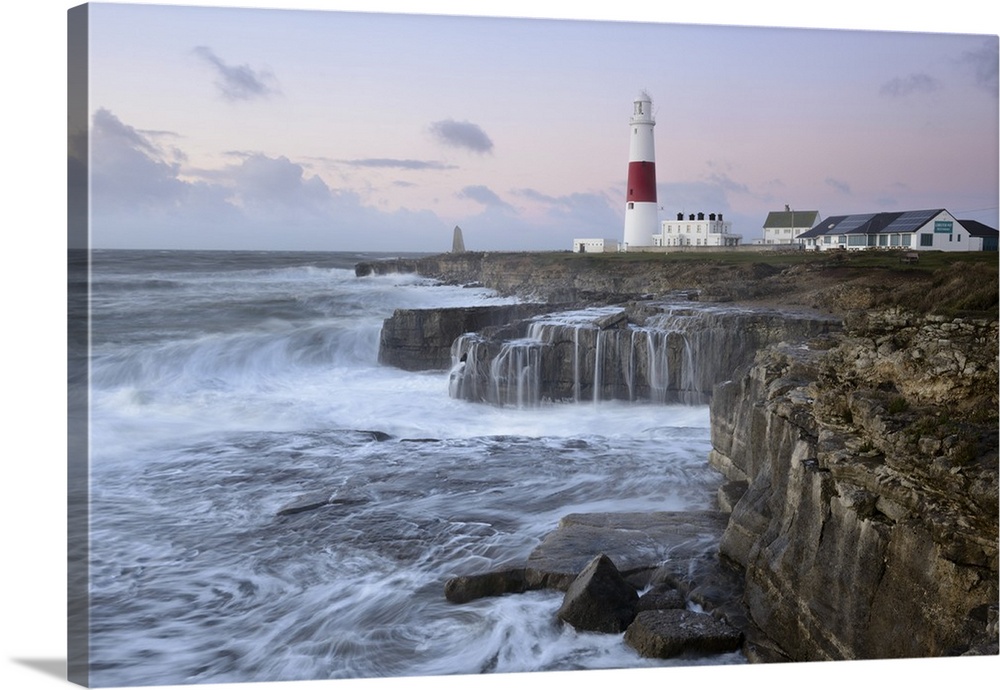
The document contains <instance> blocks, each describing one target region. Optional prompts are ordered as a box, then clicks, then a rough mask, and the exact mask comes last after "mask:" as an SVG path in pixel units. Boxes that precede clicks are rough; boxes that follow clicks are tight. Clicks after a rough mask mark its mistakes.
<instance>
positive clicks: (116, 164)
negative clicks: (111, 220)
mask: <svg viewBox="0 0 1000 690" xmlns="http://www.w3.org/2000/svg"><path fill="white" fill-rule="evenodd" d="M91 142H92V143H91V181H92V185H93V201H94V206H95V208H96V209H101V208H110V207H118V206H123V207H127V206H134V207H148V206H158V205H160V204H170V203H174V202H176V201H178V200H179V199H181V198H182V197H183V196H184V194H185V192H186V185H185V184H184V183H183V182H181V181H180V180H178V179H177V173H178V166H177V164H176V163H171V162H167V161H166V160H164V156H163V153H162V152H161V151H160V149H159V148H158V147H157V146H156V145H155V144H154V143H153V142H152V141H151V140H150V139H149V138H148V137H146V136H144V135H143V134H142V133H141V132H140V131H139V130H137V129H135V128H134V127H130V126H129V125H126V124H125V123H123V122H122V121H121V120H119V119H118V118H117V117H116V116H115V115H114V114H113V113H112V112H111V111H109V110H106V109H104V108H101V109H98V110H97V111H96V112H95V113H94V115H93V119H92V132H91Z"/></svg>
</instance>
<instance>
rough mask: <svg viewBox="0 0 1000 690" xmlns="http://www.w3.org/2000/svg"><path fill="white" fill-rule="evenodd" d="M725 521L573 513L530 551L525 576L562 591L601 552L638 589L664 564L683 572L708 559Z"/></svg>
mask: <svg viewBox="0 0 1000 690" xmlns="http://www.w3.org/2000/svg"><path fill="white" fill-rule="evenodd" d="M726 522H727V520H726V515H725V514H723V513H721V512H718V511H707V510H706V511H678V512H672V511H660V512H651V513H573V514H570V515H567V516H565V517H564V518H563V519H562V520H560V521H559V527H558V529H556V530H555V531H553V532H551V533H549V534H548V535H547V536H546V537H545V538H544V539H543V540H542V543H541V544H539V545H538V546H537V547H535V549H534V550H533V551H532V552H531V554H530V555H529V556H528V561H527V564H526V575H527V578H528V581H529V583H531V584H532V586H537V587H550V588H554V589H560V590H563V591H565V590H566V588H567V587H569V584H570V583H571V582H572V581H573V580H574V579H575V578H576V576H577V574H579V573H580V571H581V570H583V568H584V567H586V566H587V563H588V560H589V559H590V558H592V554H595V553H603V554H605V555H607V556H608V557H609V558H610V559H611V560H612V561H613V562H614V563H615V565H616V567H617V568H618V570H619V572H620V573H622V575H623V576H625V577H626V578H627V579H630V580H631V579H632V578H633V576H635V577H636V578H637V579H636V580H634V581H633V584H634V585H637V586H639V587H644V586H646V585H647V584H649V575H650V573H651V572H652V571H653V570H654V569H656V568H658V567H660V566H661V565H662V564H663V563H664V562H669V563H677V564H681V565H680V566H678V567H681V568H686V567H687V565H686V564H687V563H688V562H689V561H690V560H691V559H693V558H697V557H699V556H702V555H705V554H714V553H715V552H716V551H717V550H718V545H719V539H720V538H721V535H722V533H723V531H724V530H725V528H726Z"/></svg>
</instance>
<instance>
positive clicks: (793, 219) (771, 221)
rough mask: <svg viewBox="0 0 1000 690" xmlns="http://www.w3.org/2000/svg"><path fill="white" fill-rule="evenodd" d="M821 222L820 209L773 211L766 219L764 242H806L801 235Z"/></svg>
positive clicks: (786, 208) (786, 206)
mask: <svg viewBox="0 0 1000 690" xmlns="http://www.w3.org/2000/svg"><path fill="white" fill-rule="evenodd" d="M818 222H819V211H793V210H792V209H790V208H789V207H788V205H787V204H786V205H785V210H784V211H771V212H770V213H768V214H767V218H766V219H765V220H764V241H763V244H793V243H795V244H805V242H804V241H802V240H799V239H798V238H799V236H800V235H801V234H802V233H804V232H807V231H809V230H812V229H813V228H814V227H815V226H816V224H817V223H818Z"/></svg>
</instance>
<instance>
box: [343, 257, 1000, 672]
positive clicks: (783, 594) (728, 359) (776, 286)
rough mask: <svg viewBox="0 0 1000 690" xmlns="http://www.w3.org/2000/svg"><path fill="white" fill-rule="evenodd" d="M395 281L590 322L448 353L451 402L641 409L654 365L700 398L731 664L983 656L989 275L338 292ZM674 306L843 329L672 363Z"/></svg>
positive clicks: (719, 274)
mask: <svg viewBox="0 0 1000 690" xmlns="http://www.w3.org/2000/svg"><path fill="white" fill-rule="evenodd" d="M984 258H985V259H988V260H983V259H984ZM399 270H404V271H416V272H420V273H421V274H423V275H427V276H429V277H434V278H438V279H441V280H446V281H449V282H456V283H470V284H481V285H485V286H487V287H491V288H493V289H495V290H498V291H499V292H501V293H504V294H519V295H521V296H522V297H525V298H527V297H532V298H535V299H537V300H538V301H541V302H545V301H547V300H559V301H567V300H570V301H585V302H586V301H589V302H590V303H591V305H592V306H595V307H599V309H598V310H597V311H592V312H591V313H590V316H589V317H587V318H585V319H584V320H583V321H580V320H576V321H572V320H569V321H567V320H565V319H563V322H562V323H555V324H553V323H551V321H552V320H551V319H550V320H549V323H548V325H546V324H545V319H541V320H536V319H531V320H528V321H524V322H523V323H512V324H509V325H504V326H495V327H491V328H490V329H486V330H484V331H480V332H479V334H478V335H475V336H467V337H463V338H460V339H459V340H457V341H455V344H454V348H455V349H454V351H453V361H454V362H458V361H459V360H461V359H462V358H463V357H464V359H465V362H464V363H463V366H462V368H461V371H460V376H461V378H460V379H459V382H460V384H461V385H460V386H459V388H460V390H461V392H460V393H459V394H460V395H462V396H463V397H471V398H472V399H483V400H489V401H491V402H498V403H500V404H510V403H512V402H514V403H518V402H520V401H524V400H529V399H534V398H533V397H532V396H548V397H551V398H552V399H574V398H576V399H589V398H590V397H591V396H593V395H595V391H596V395H597V396H598V397H601V398H604V397H627V398H628V399H631V398H632V397H633V396H637V395H638V396H643V395H645V396H649V397H653V396H654V395H657V393H655V391H656V390H657V387H656V385H654V383H653V382H654V381H655V380H656V375H655V374H654V371H656V370H657V366H658V364H657V363H658V362H660V361H662V362H664V366H662V367H660V370H661V371H662V370H666V371H669V372H671V373H670V374H669V375H668V377H667V378H666V379H664V381H665V382H666V383H665V385H664V386H662V388H663V389H664V390H668V391H669V390H672V391H673V392H674V393H675V394H677V393H681V392H684V391H686V390H690V391H695V392H698V393H701V394H705V393H707V392H708V391H712V394H711V416H712V445H713V451H712V452H711V456H710V458H709V461H710V462H711V463H712V464H713V466H715V467H716V468H718V469H719V470H720V472H722V473H723V474H724V475H725V476H726V477H727V478H728V479H729V480H730V483H729V484H728V485H727V486H726V487H724V489H723V491H721V492H720V504H721V505H722V506H723V507H724V508H725V509H727V510H731V516H730V519H729V520H728V524H727V527H726V529H725V531H724V532H723V537H722V539H721V544H720V549H719V551H720V557H721V558H722V559H723V561H725V562H726V563H729V564H732V565H733V566H734V567H735V568H737V569H738V570H739V571H741V574H742V577H743V580H744V581H745V591H744V595H743V606H744V607H745V614H746V618H747V622H748V627H750V628H753V629H754V631H755V633H754V634H753V635H752V636H751V637H749V638H748V642H747V645H746V647H745V651H746V653H747V655H748V657H749V658H750V659H752V660H780V659H787V660H818V659H864V658H899V657H922V656H939V655H953V654H963V653H970V654H983V653H988V654H996V653H997V634H998V633H997V600H998V558H997V554H998V500H997V497H998V482H997V473H998V465H997V446H998V442H997V441H998V439H997V435H998V433H997V430H998V420H997V416H998V415H997V406H998V401H997V384H998V370H997V363H998V347H997V345H998V329H997V282H998V281H997V266H996V259H995V255H993V256H992V257H988V256H986V257H983V256H977V257H972V256H969V257H947V256H938V255H934V254H929V255H925V256H924V257H923V258H921V261H920V266H919V267H916V268H915V267H913V266H902V265H897V264H896V263H895V262H894V259H893V258H892V256H891V255H888V254H883V253H874V254H870V253H868V252H858V253H837V254H833V255H830V256H810V257H795V258H793V259H788V260H786V259H785V258H782V257H773V258H772V257H768V258H766V259H763V258H760V257H752V258H747V259H743V260H741V259H734V260H726V261H717V260H705V261H697V260H689V259H686V258H685V259H683V260H667V259H664V258H661V257H655V258H652V257H642V256H629V255H616V256H613V257H597V258H595V257H587V256H583V255H570V256H566V255H555V254H553V255H550V256H546V255H487V254H457V255H446V256H443V257H427V258H425V259H420V260H415V261H413V262H412V263H407V264H405V265H404V264H403V263H398V262H397V263H385V264H381V265H359V266H358V269H357V272H358V275H362V276H363V275H366V274H368V273H371V272H391V271H399ZM678 292H682V293H685V294H686V297H687V298H688V299H689V300H692V302H697V303H698V304H694V303H692V304H691V305H690V306H691V307H692V309H691V310H690V311H692V312H693V311H697V312H698V313H699V315H700V316H699V318H702V319H704V318H705V314H708V313H710V312H712V308H711V307H712V305H716V306H719V305H720V304H722V303H730V302H731V303H732V304H727V305H726V306H727V307H732V310H731V311H732V312H733V313H736V312H739V311H740V310H742V309H749V310H750V313H751V314H753V315H754V316H752V317H751V316H743V317H740V318H743V319H747V320H746V321H745V323H747V324H752V323H754V319H758V318H762V315H764V314H767V313H768V310H767V309H765V308H764V307H767V308H768V309H770V308H778V311H783V312H785V313H786V314H787V313H795V311H794V310H797V309H799V308H802V307H809V308H812V309H815V310H818V311H821V312H823V313H824V314H826V315H827V318H828V319H829V320H830V321H831V322H833V323H838V324H839V323H843V329H842V331H841V330H838V329H837V328H835V327H832V324H829V325H828V326H826V327H824V328H816V329H814V330H808V329H803V330H800V331H794V329H792V330H787V331H782V328H784V327H785V326H787V324H786V325H785V326H781V327H775V326H774V325H773V324H772V325H761V326H760V327H759V330H757V328H758V327H757V326H754V327H742V326H740V325H738V324H737V322H735V321H733V322H729V323H728V325H724V326H723V327H722V329H723V331H725V333H721V334H719V335H718V336H711V337H715V338H717V340H715V341H712V342H704V343H701V344H699V345H698V346H696V347H691V346H690V345H689V344H690V343H691V342H692V338H693V337H703V336H694V335H693V333H694V331H693V330H687V331H684V330H683V329H680V328H678V327H677V323H676V320H675V321H674V322H673V323H671V319H674V317H676V316H678V315H680V314H679V313H677V312H674V311H672V310H674V309H675V308H676V305H675V306H672V307H669V308H664V307H663V306H662V303H663V302H664V300H665V298H666V297H668V296H671V297H672V298H673V299H674V300H675V301H676V298H677V297H678ZM654 304H659V305H661V306H656V307H652V306H651V305H654ZM790 309H791V310H792V312H789V310H790ZM722 311H725V310H722ZM682 312H683V310H682ZM727 318H728V317H727ZM588 319H589V320H588ZM786 320H787V322H788V323H791V322H792V321H793V320H794V319H791V318H788V317H786ZM557 321H558V320H557ZM820 321H822V319H821V320H819V321H817V323H818V322H820ZM765 322H766V319H765ZM708 323H710V321H707V320H703V321H702V325H707V324H708ZM761 323H764V322H761ZM532 329H534V330H532ZM694 330H697V329H694ZM706 330H710V329H706ZM651 332H658V333H659V335H656V336H655V337H654V336H651V335H649V333H651ZM656 337H662V338H663V340H662V343H661V344H659V345H654V344H653V343H654V340H655V338H656ZM705 337H707V336H705ZM540 343H544V344H540ZM637 343H645V345H642V344H637ZM599 353H600V354H599ZM655 353H672V354H667V355H666V356H665V357H664V358H663V359H662V360H659V359H657V356H658V355H656V354H655ZM734 353H736V354H735V355H734ZM546 357H548V358H549V361H547V362H546ZM706 359H708V360H715V361H714V362H713V363H712V364H709V363H708V362H707V361H706ZM482 362H489V366H488V367H484V366H482V364H481V363H482ZM629 362H631V364H628V363H629ZM494 364H495V366H494ZM543 366H544V367H547V368H546V369H544V370H545V371H547V372H548V373H547V374H546V375H545V376H536V375H535V374H534V373H532V372H534V371H536V370H537V368H538V367H543ZM685 367H687V373H683V372H684V371H685ZM696 369H697V370H698V371H699V372H705V371H709V370H710V371H711V373H710V374H704V376H703V375H702V374H701V373H698V374H697V375H694V374H693V372H694V371H695V370H696ZM546 379H550V380H546ZM695 379H698V384H697V385H695V384H694V383H693V381H694V380H695ZM543 381H545V382H544V383H543ZM720 382H721V383H720ZM716 383H718V385H715V386H714V388H713V384H716ZM525 386H527V388H525ZM545 386H549V388H548V389H546V388H545ZM588 387H589V388H588ZM490 390H492V391H493V392H484V391H490ZM470 391H471V392H470ZM512 391H514V393H513V394H512ZM526 391H527V393H526ZM674 399H677V397H676V396H675V398H674ZM681 399H683V397H681Z"/></svg>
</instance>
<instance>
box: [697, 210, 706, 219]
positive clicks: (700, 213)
mask: <svg viewBox="0 0 1000 690" xmlns="http://www.w3.org/2000/svg"><path fill="white" fill-rule="evenodd" d="M698 220H705V214H704V213H702V212H701V211H698Z"/></svg>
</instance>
